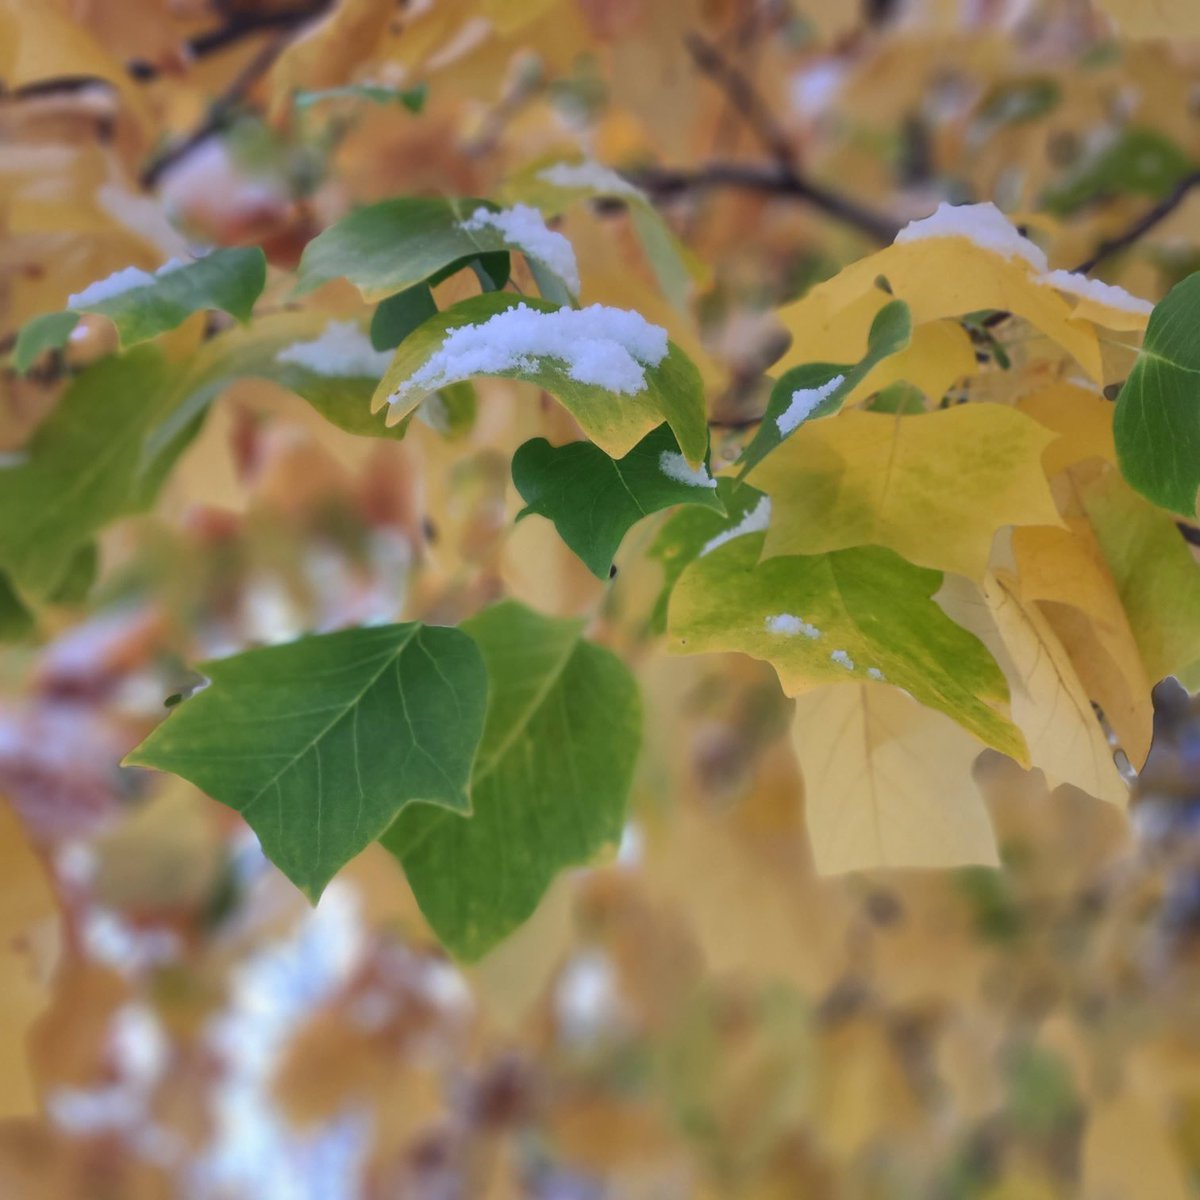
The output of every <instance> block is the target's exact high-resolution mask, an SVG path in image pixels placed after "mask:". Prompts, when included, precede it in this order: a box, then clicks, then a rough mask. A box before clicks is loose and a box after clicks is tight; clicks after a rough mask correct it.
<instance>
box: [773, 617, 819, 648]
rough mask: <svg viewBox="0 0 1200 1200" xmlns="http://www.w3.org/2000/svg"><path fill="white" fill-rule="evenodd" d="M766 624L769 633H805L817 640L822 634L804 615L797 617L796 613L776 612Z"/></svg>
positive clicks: (807, 636) (794, 634)
mask: <svg viewBox="0 0 1200 1200" xmlns="http://www.w3.org/2000/svg"><path fill="white" fill-rule="evenodd" d="M766 626H767V631H768V632H769V633H778V634H781V635H782V636H783V637H795V636H796V635H797V634H803V635H804V636H805V637H806V638H809V639H810V640H811V641H814V642H815V641H816V640H817V638H819V637H820V636H821V631H820V630H819V629H818V628H817V627H816V626H815V625H810V624H809V623H808V622H807V621H806V620H804V618H803V617H797V616H796V615H795V614H794V613H776V614H775V615H774V616H771V617H768V618H767V620H766Z"/></svg>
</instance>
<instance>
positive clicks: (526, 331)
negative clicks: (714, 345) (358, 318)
mask: <svg viewBox="0 0 1200 1200" xmlns="http://www.w3.org/2000/svg"><path fill="white" fill-rule="evenodd" d="M572 312H574V315H567V314H570V313H572ZM564 317H565V319H564ZM541 318H548V319H549V320H542V319H541ZM493 322H495V324H493ZM576 350H579V352H581V353H586V355H587V358H586V360H582V361H581V360H579V359H576V360H575V361H568V360H567V359H566V357H565V356H566V355H567V354H568V353H575V352H576ZM475 375H496V376H500V377H502V378H509V379H522V380H525V381H526V382H529V383H536V384H537V385H538V386H539V387H542V388H545V390H546V391H548V392H550V393H551V395H553V396H554V397H555V398H556V399H557V400H558V401H559V402H560V403H561V404H562V405H563V407H564V408H566V409H567V411H568V412H570V413H571V415H572V416H573V417H574V418H575V419H576V420H577V421H578V422H579V424H580V426H581V428H582V429H583V431H584V432H585V433H586V434H587V435H588V437H590V438H591V439H592V441H594V442H595V443H596V445H597V446H599V447H600V449H601V450H603V451H604V452H605V454H607V455H609V456H610V457H612V458H622V457H624V456H625V455H626V454H628V453H629V452H630V451H631V450H632V449H633V448H634V446H636V445H637V443H638V442H640V441H641V440H642V438H643V437H645V435H646V434H647V433H649V432H650V430H652V429H653V428H655V426H657V425H660V424H661V423H662V422H663V421H664V420H665V421H666V422H667V424H668V425H670V427H671V430H672V432H673V433H674V434H675V437H676V439H677V441H678V443H679V447H680V450H681V451H682V453H683V455H684V457H685V458H686V459H687V460H688V461H689V462H690V463H692V464H696V463H698V462H700V461H701V459H703V457H704V455H705V452H706V451H707V448H708V428H707V425H706V423H705V417H704V394H703V389H702V385H701V382H700V377H699V374H698V372H697V371H696V368H695V366H694V365H693V364H692V362H691V360H690V359H689V358H688V357H687V355H685V354H684V353H683V351H682V350H680V349H679V348H678V347H677V346H674V345H671V344H670V343H668V341H667V338H666V334H665V332H664V331H663V330H661V329H658V327H657V326H653V325H649V324H648V323H647V322H646V321H644V320H643V319H642V318H641V317H639V316H638V315H637V314H636V313H625V312H620V311H617V310H610V309H600V310H597V309H584V310H582V311H574V310H563V309H559V308H558V307H557V306H556V305H554V304H552V303H550V302H549V301H545V300H534V299H529V298H526V299H520V298H519V297H516V296H512V295H509V294H501V293H493V294H489V295H483V296H476V297H474V298H472V299H470V300H463V301H461V302H460V303H458V304H456V305H454V306H453V308H450V309H447V310H446V311H445V312H441V313H439V314H438V315H437V316H436V317H433V318H431V319H430V320H428V321H426V322H425V323H424V324H423V325H421V326H420V327H419V328H418V329H417V330H416V331H415V332H414V333H413V334H411V335H410V336H409V337H408V338H407V339H405V341H404V342H403V344H402V345H401V346H400V347H399V349H398V350H397V351H396V356H395V358H394V359H393V360H392V364H391V366H390V367H389V368H388V370H387V374H386V375H385V376H384V377H383V381H382V382H381V383H380V385H379V387H378V388H377V389H376V391H375V397H374V400H373V402H372V404H373V407H374V408H375V409H379V408H382V407H383V406H384V405H385V404H386V405H389V406H390V409H391V411H390V414H389V417H388V420H389V422H393V423H394V422H396V421H399V420H402V419H403V418H404V417H405V416H407V415H408V414H409V413H410V412H412V411H413V410H414V409H415V408H416V407H417V405H418V404H420V402H421V401H422V400H424V399H425V398H426V397H427V396H429V395H431V394H432V393H433V392H435V391H436V390H438V388H439V387H444V386H445V385H446V384H447V383H449V382H456V381H459V380H461V379H464V378H470V377H472V376H475Z"/></svg>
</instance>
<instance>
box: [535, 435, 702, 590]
mask: <svg viewBox="0 0 1200 1200" xmlns="http://www.w3.org/2000/svg"><path fill="white" fill-rule="evenodd" d="M664 458H665V459H666V461H667V462H668V463H671V462H675V463H677V464H680V465H682V459H681V456H680V453H679V447H678V445H677V444H676V442H675V438H674V437H673V436H672V434H671V431H670V429H669V428H667V426H665V425H661V426H659V428H658V429H655V430H654V431H653V432H651V433H649V434H647V435H646V437H644V438H643V439H642V440H641V441H640V442H638V444H637V445H636V446H634V448H633V449H632V450H631V451H630V452H629V453H628V454H626V455H625V457H624V458H619V459H614V458H609V457H608V455H607V454H605V453H604V451H603V450H601V449H600V448H599V447H597V446H593V445H592V444H591V443H590V442H572V443H571V444H569V445H566V446H552V445H550V443H549V442H548V441H546V439H545V438H534V439H533V440H532V441H528V442H526V443H525V444H524V445H523V446H521V447H520V448H519V449H518V450H517V452H516V454H514V455H513V461H512V475H513V483H514V484H516V488H517V491H518V492H520V493H521V497H522V499H523V500H524V501H525V504H526V507H525V509H524V511H523V512H522V513H521V515H522V516H525V515H526V514H528V513H537V514H539V515H540V516H543V517H547V518H548V519H549V520H551V521H553V522H554V527H555V528H556V529H557V530H558V534H559V537H561V538H562V540H563V541H564V542H566V544H567V545H568V546H569V547H570V548H571V549H572V550H573V551H574V552H575V553H576V554H577V555H578V556H579V557H580V558H581V559H583V561H584V562H585V563H586V564H587V568H588V570H589V571H591V572H592V574H593V575H596V576H597V577H598V578H600V579H607V578H608V574H609V569H610V568H611V566H612V560H613V556H614V555H615V554H616V552H617V548H618V547H619V546H620V544H621V540H622V539H623V538H624V537H625V535H626V534H627V533H628V532H629V530H630V529H632V528H633V526H634V525H636V524H637V523H638V522H639V521H640V520H641V519H642V518H643V517H647V516H649V515H650V514H651V513H654V512H658V511H660V510H661V509H664V508H670V507H671V506H672V505H676V504H698V505H702V506H703V507H705V508H710V509H715V510H716V511H717V512H723V511H724V507H723V506H722V504H721V501H720V500H719V499H718V498H717V493H716V490H715V487H709V486H706V485H705V484H703V483H695V484H694V483H686V482H681V481H680V480H679V479H678V478H674V477H672V476H671V475H668V474H667V473H666V472H665V471H664V469H663V461H664Z"/></svg>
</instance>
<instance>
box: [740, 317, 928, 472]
mask: <svg viewBox="0 0 1200 1200" xmlns="http://www.w3.org/2000/svg"><path fill="white" fill-rule="evenodd" d="M910 341H912V314H911V313H910V312H909V308H908V305H907V304H905V303H904V301H903V300H892V301H889V303H887V304H885V305H884V306H883V307H882V308H881V309H880V310H879V312H878V313H877V314H876V315H875V320H874V321H873V322H872V323H871V332H870V335H869V337H868V340H867V353H866V354H865V355H864V356H863V358H862V359H861V360H860V361H859V362H858V363H851V364H848V365H841V366H839V365H835V364H833V363H805V364H804V365H803V366H799V367H793V368H792V369H791V370H790V371H785V372H784V373H783V375H781V376H780V377H779V380H778V381H777V382H776V384H775V386H774V387H773V388H772V389H771V398H770V400H769V401H768V402H767V411H766V412H765V413H764V414H763V419H762V424H761V425H759V427H758V432H757V433H755V435H754V437H753V439H752V440H751V442H750V444H749V445H748V446H747V447H746V448H745V450H743V451H742V457H741V460H740V461H741V464H742V476H743V477H744V476H745V474H746V472H747V471H749V470H751V468H753V467H755V466H757V464H758V463H760V462H762V460H763V459H764V458H766V456H767V455H768V454H770V453H771V451H772V450H774V449H775V447H776V446H778V445H779V444H780V442H782V441H783V440H784V439H785V438H787V437H788V436H789V435H790V434H791V433H792V432H793V431H794V430H795V429H797V428H799V427H800V425H803V424H805V423H806V422H808V421H812V420H815V419H816V418H817V417H827V416H829V415H830V414H831V413H835V412H837V411H838V409H839V408H841V407H842V401H843V400H845V398H846V397H847V396H849V395H850V393H851V392H853V391H854V389H855V388H856V387H858V385H859V384H860V383H861V382H862V381H863V380H864V379H865V378H866V377H867V376H868V375H869V374H870V373H871V371H872V370H874V368H875V367H876V365H877V364H878V363H880V362H882V360H883V359H885V358H887V357H888V356H889V355H892V354H898V353H899V352H900V351H901V350H903V349H904V348H905V347H906V346H907V345H908V344H909V342H910ZM835 381H837V382H836V383H835ZM816 389H820V390H821V391H822V392H825V393H826V394H825V395H824V398H823V399H821V401H820V402H819V403H818V404H816V405H815V406H814V407H813V409H812V410H811V411H810V412H809V413H808V414H807V415H806V416H804V417H803V418H802V419H801V420H800V421H799V422H797V423H796V424H793V425H791V427H790V428H789V427H788V423H787V422H786V419H784V414H785V413H786V412H787V411H788V409H789V408H790V407H791V405H792V402H793V397H794V396H795V394H796V392H798V391H813V390H816ZM781 420H784V423H783V424H782V425H781V423H780V422H781Z"/></svg>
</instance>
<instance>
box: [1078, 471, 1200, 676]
mask: <svg viewBox="0 0 1200 1200" xmlns="http://www.w3.org/2000/svg"><path fill="white" fill-rule="evenodd" d="M1081 495H1082V499H1083V504H1084V508H1085V510H1086V511H1087V515H1088V519H1089V520H1090V521H1091V523H1092V528H1093V529H1094V530H1095V531H1096V537H1097V539H1098V540H1099V542H1100V548H1101V550H1102V552H1103V554H1104V558H1105V561H1106V562H1107V563H1108V569H1109V571H1110V572H1111V573H1112V577H1113V582H1114V583H1115V584H1116V585H1117V591H1118V593H1119V594H1120V597H1121V605H1122V607H1123V608H1124V609H1125V613H1126V615H1127V616H1128V618H1129V627H1130V629H1131V630H1132V631H1133V636H1134V638H1135V639H1136V641H1137V644H1138V650H1139V651H1140V653H1141V656H1142V661H1143V662H1144V663H1145V664H1146V674H1147V675H1148V676H1149V677H1150V681H1151V682H1152V683H1157V682H1158V681H1159V680H1160V679H1164V678H1166V676H1168V675H1176V674H1178V673H1179V672H1181V671H1183V670H1185V669H1186V668H1188V667H1190V666H1192V664H1193V663H1196V662H1197V661H1200V563H1197V562H1196V560H1195V558H1193V557H1192V552H1191V551H1190V550H1189V549H1188V545H1187V543H1186V542H1185V541H1184V540H1183V538H1182V537H1181V536H1180V533H1179V529H1178V528H1177V527H1176V525H1175V521H1174V520H1173V519H1172V518H1171V517H1170V516H1168V515H1167V514H1166V513H1165V512H1163V511H1162V510H1161V509H1158V508H1155V507H1154V506H1153V505H1151V504H1147V503H1146V501H1145V500H1143V499H1142V498H1141V497H1140V496H1138V495H1137V494H1136V493H1135V492H1133V491H1132V490H1131V489H1130V488H1128V487H1126V486H1125V484H1124V483H1123V482H1122V481H1121V479H1120V477H1119V476H1118V475H1117V474H1116V472H1114V471H1109V472H1108V473H1107V474H1106V475H1104V476H1100V477H1098V478H1096V479H1094V480H1092V481H1091V482H1089V483H1087V484H1086V485H1084V486H1083V487H1082V488H1081Z"/></svg>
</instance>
